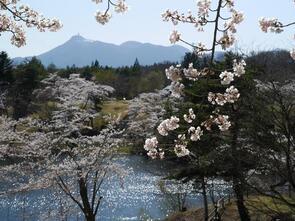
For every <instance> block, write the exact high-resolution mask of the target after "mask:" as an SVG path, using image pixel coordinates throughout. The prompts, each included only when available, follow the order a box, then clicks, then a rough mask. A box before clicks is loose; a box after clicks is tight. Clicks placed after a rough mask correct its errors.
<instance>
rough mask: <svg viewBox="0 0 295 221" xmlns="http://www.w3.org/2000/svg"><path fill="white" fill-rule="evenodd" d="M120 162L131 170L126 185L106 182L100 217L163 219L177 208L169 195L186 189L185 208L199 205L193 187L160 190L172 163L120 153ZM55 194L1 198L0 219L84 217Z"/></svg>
mask: <svg viewBox="0 0 295 221" xmlns="http://www.w3.org/2000/svg"><path fill="white" fill-rule="evenodd" d="M117 161H118V163H119V164H120V165H122V167H123V168H126V169H132V171H130V172H129V173H128V174H127V175H126V177H125V178H124V182H123V186H122V185H121V184H120V183H119V182H117V181H114V180H112V179H110V180H108V181H106V182H105V183H104V184H103V186H102V195H103V197H104V198H103V201H102V204H101V206H100V211H99V215H98V217H97V220H99V221H108V220H112V221H113V220H114V221H115V220H148V219H151V220H160V219H163V218H164V217H165V216H166V215H167V214H169V213H171V212H172V211H173V210H175V205H171V199H169V198H171V197H174V196H175V197H179V193H181V192H183V191H185V192H187V194H186V205H185V206H186V207H192V206H198V205H199V204H200V202H201V196H199V195H197V194H195V193H193V190H192V188H191V187H190V186H188V187H185V188H184V187H183V186H179V185H174V183H171V182H170V183H169V185H170V187H169V186H168V188H170V190H169V191H170V192H171V190H172V191H173V192H175V194H172V196H171V194H169V196H168V195H167V193H166V194H165V193H163V189H162V191H161V188H160V181H161V180H162V178H163V177H165V176H167V175H168V171H169V169H170V168H171V167H173V165H172V164H170V163H167V162H164V161H152V160H149V159H146V158H144V157H141V156H120V157H118V158H117ZM170 192H169V193H170ZM177 192H178V193H177ZM177 194H178V195H177ZM53 196H54V194H53V193H52V192H51V191H50V190H42V191H34V192H30V193H24V194H18V195H15V196H9V197H4V198H1V200H0V217H1V221H2V220H3V221H19V220H21V221H39V220H68V221H79V220H83V216H82V214H81V213H80V211H79V209H78V208H76V207H75V206H74V205H73V206H70V205H69V204H68V203H65V202H64V201H63V199H60V200H56V198H54V197H53ZM53 217H55V218H53Z"/></svg>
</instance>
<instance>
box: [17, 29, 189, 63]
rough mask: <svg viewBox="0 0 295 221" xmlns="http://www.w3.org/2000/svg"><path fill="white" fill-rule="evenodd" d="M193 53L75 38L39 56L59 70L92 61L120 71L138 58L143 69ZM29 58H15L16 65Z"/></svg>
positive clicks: (174, 48)
mask: <svg viewBox="0 0 295 221" xmlns="http://www.w3.org/2000/svg"><path fill="white" fill-rule="evenodd" d="M186 52H189V50H188V49H187V48H184V47H182V46H178V45H173V46H169V47H165V46H160V45H153V44H149V43H140V42H136V41H128V42H125V43H123V44H121V45H115V44H110V43H105V42H101V41H92V40H88V39H85V38H83V37H82V36H80V35H75V36H73V37H72V38H71V39H69V40H68V41H67V42H65V43H64V44H62V45H60V46H58V47H56V48H54V49H52V50H50V51H48V52H45V53H43V54H40V55H38V56H36V57H37V58H38V59H40V60H41V62H42V63H43V64H44V65H45V66H47V65H49V64H51V63H53V64H55V65H56V66H57V67H66V66H72V65H73V64H74V65H75V66H77V67H81V66H86V65H90V64H91V62H92V61H94V60H98V61H99V63H100V64H101V65H108V66H112V67H119V66H125V65H128V66H129V65H133V64H134V61H135V59H136V58H138V60H139V62H140V64H141V65H150V64H154V63H158V62H164V61H170V62H177V61H180V60H181V58H182V57H183V56H184V55H185V53H186ZM29 58H30V57H27V58H19V57H18V58H15V59H14V62H15V63H16V64H18V63H20V62H22V61H24V60H25V59H29Z"/></svg>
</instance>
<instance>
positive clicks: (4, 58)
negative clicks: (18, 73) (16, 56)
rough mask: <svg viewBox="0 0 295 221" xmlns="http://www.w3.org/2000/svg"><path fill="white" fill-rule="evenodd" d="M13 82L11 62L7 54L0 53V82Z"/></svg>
mask: <svg viewBox="0 0 295 221" xmlns="http://www.w3.org/2000/svg"><path fill="white" fill-rule="evenodd" d="M13 81H14V76H13V70H12V61H11V60H10V58H9V57H8V55H7V53H6V52H4V51H2V52H1V53H0V82H6V83H12V82H13Z"/></svg>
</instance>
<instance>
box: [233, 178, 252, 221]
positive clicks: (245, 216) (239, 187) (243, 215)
mask: <svg viewBox="0 0 295 221" xmlns="http://www.w3.org/2000/svg"><path fill="white" fill-rule="evenodd" d="M233 188H234V192H235V195H236V199H237V202H236V204H237V207H238V211H239V215H240V219H241V221H250V220H251V219H250V216H249V212H248V209H247V207H246V206H245V203H244V202H245V201H244V188H243V184H242V182H241V181H240V180H239V179H237V178H233Z"/></svg>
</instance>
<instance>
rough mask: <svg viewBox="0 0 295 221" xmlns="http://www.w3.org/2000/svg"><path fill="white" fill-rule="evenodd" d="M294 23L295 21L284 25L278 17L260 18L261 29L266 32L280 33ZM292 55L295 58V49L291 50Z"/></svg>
mask: <svg viewBox="0 0 295 221" xmlns="http://www.w3.org/2000/svg"><path fill="white" fill-rule="evenodd" d="M294 24H295V22H292V23H289V24H286V25H284V24H283V23H282V22H280V21H279V20H278V19H277V18H261V19H260V20H259V25H260V29H261V30H262V31H263V32H265V33H267V32H272V33H276V34H279V33H281V32H283V31H284V28H285V27H287V26H291V25H294ZM290 56H291V58H292V59H293V60H295V49H292V50H291V51H290Z"/></svg>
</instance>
